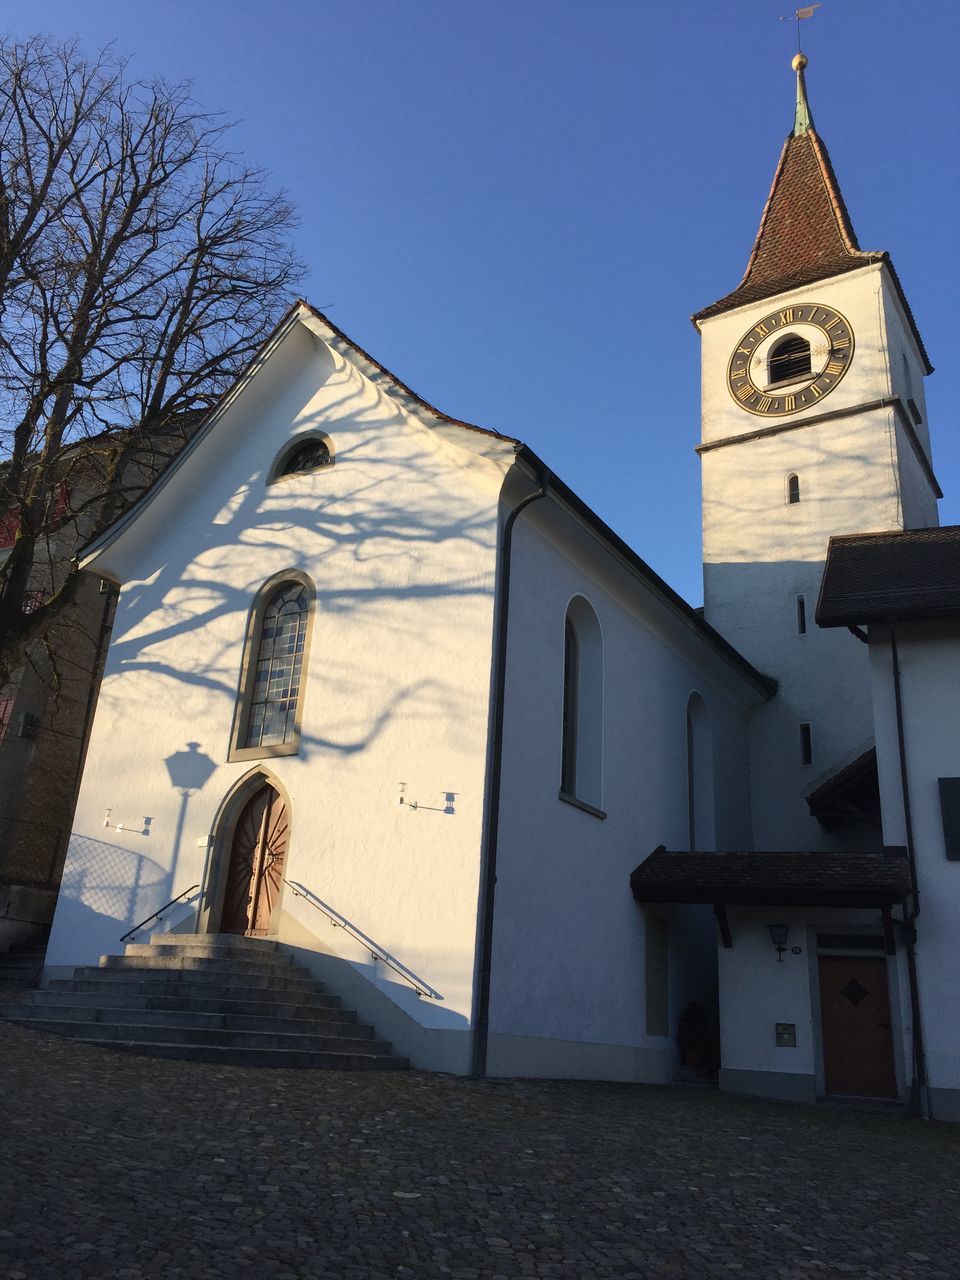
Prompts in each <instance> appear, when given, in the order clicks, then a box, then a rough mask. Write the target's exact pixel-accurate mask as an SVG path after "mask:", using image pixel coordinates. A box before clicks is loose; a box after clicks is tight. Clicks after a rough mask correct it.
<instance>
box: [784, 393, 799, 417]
mask: <svg viewBox="0 0 960 1280" xmlns="http://www.w3.org/2000/svg"><path fill="white" fill-rule="evenodd" d="M783 407H784V409H786V411H787V413H793V412H794V410H795V409H796V407H797V397H796V396H784V397H783Z"/></svg>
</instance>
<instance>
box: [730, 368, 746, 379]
mask: <svg viewBox="0 0 960 1280" xmlns="http://www.w3.org/2000/svg"><path fill="white" fill-rule="evenodd" d="M746 376H747V366H746V365H744V366H743V368H742V369H731V371H730V377H731V378H745V377H746Z"/></svg>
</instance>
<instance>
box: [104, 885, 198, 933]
mask: <svg viewBox="0 0 960 1280" xmlns="http://www.w3.org/2000/svg"><path fill="white" fill-rule="evenodd" d="M199 888H200V886H199V885H198V884H192V885H191V886H190V888H189V889H184V891H183V893H178V894H177V896H176V897H175V898H171V899H170V901H169V902H167V903H165V904H164V905H163V906H162V907H161V908H160V910H159V911H155V912H154V913H153V915H152V916H147V918H146V920H141V921H140V923H139V924H135V925H134V926H133V928H132V929H128V930H127V932H126V933H125V934H124V935H123V937H122V938H121V939H120V941H121V942H126V940H127V939H128V938H132V937H133V935H134V934H135V933H139V932H140V930H141V929H142V928H143V926H144V925H145V924H149V923H150V921H151V920H159V919H161V918H162V916H163V913H164V912H165V911H166V909H167V907H172V906H173V904H174V903H175V902H179V901H180V899H181V898H185V897H186V896H187V894H188V893H193V891H194V889H199Z"/></svg>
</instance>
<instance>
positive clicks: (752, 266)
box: [694, 129, 886, 320]
mask: <svg viewBox="0 0 960 1280" xmlns="http://www.w3.org/2000/svg"><path fill="white" fill-rule="evenodd" d="M885 256H886V255H885V254H883V253H864V252H863V251H862V250H861V248H860V246H859V245H858V244H857V237H856V235H855V234H854V230H853V226H852V224H851V222H850V215H849V214H848V213H847V208H846V205H845V204H844V203H843V196H841V194H840V187H839V186H838V184H837V179H836V175H835V174H834V172H833V165H832V164H831V163H830V157H829V156H828V155H827V149H826V147H825V146H824V145H823V143H822V142H821V141H820V139H819V138H818V137H817V135H816V133H814V131H813V130H812V129H808V130H806V132H804V133H801V134H791V135H790V137H789V138H787V140H786V142H785V143H784V145H783V151H782V152H781V155H780V163H779V164H778V165H777V172H776V174H775V175H774V179H773V186H772V187H771V188H770V195H769V196H768V198H767V203H766V206H765V208H764V210H763V216H762V217H761V219H760V230H759V231H758V232H757V238H756V241H755V243H754V246H753V252H752V253H751V255H750V261H749V262H748V263H747V269H746V271H745V272H744V275H743V279H742V280H741V281H740V284H739V285H738V286H737V288H736V289H734V291H733V293H728V294H727V295H726V296H725V297H723V298H721V299H720V300H719V301H718V302H714V303H713V305H712V306H709V307H705V308H704V309H703V311H699V312H697V314H696V315H695V316H694V319H695V320H700V319H705V318H706V317H707V316H712V315H717V314H718V313H719V312H721V311H729V310H730V309H731V308H733V307H740V306H743V305H744V303H747V302H756V301H758V300H759V299H760V298H767V297H770V296H771V295H772V294H775V293H782V292H783V291H784V290H785V289H793V288H797V287H798V286H800V285H805V284H810V283H812V282H813V281H815V280H824V279H826V278H827V277H828V276H835V275H839V274H841V273H842V272H844V271H854V270H856V268H858V267H863V266H866V265H867V263H870V262H881V261H883V259H884V258H885Z"/></svg>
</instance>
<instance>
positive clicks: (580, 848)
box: [489, 501, 761, 1080]
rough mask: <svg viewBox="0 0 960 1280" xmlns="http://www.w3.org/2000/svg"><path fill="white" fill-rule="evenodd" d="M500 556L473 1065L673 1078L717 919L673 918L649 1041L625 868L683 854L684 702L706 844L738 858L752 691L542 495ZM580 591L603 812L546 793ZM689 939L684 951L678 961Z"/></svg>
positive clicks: (640, 928)
mask: <svg viewBox="0 0 960 1280" xmlns="http://www.w3.org/2000/svg"><path fill="white" fill-rule="evenodd" d="M513 557H514V558H513V569H512V578H511V608H510V633H509V640H508V663H507V707H506V722H505V727H504V757H503V795H502V806H501V818H500V836H499V858H498V867H497V899H496V903H497V905H496V917H495V928H494V953H493V971H492V994H491V1035H490V1064H489V1069H490V1072H491V1074H502V1075H507V1074H515V1073H523V1074H536V1075H547V1076H549V1075H559V1076H564V1075H590V1076H594V1077H601V1078H611V1079H651V1080H667V1079H671V1078H672V1076H673V1071H674V1064H675V1047H674V1036H675V1031H676V1016H677V1013H678V1011H679V1009H680V1008H682V1006H683V1004H684V1003H686V1001H687V1000H688V999H693V998H699V999H709V998H710V994H711V989H713V990H715V981H716V975H715V963H716V962H715V958H714V943H713V939H714V928H715V926H714V923H713V920H712V918H711V917H710V913H709V911H706V912H700V913H697V912H696V911H695V912H692V913H691V912H690V911H679V912H675V913H672V914H671V916H670V919H669V921H668V926H667V927H668V930H669V932H670V933H671V935H672V939H671V960H670V977H669V983H670V991H669V1007H670V1014H671V1016H670V1022H669V1026H668V1028H666V1034H659V1035H652V1034H649V1033H648V1030H647V1025H646V1019H645V1007H644V1004H645V1002H644V983H645V975H644V951H645V948H644V928H645V911H644V909H643V908H641V907H640V906H638V904H637V903H635V902H634V900H633V898H632V896H631V893H630V889H629V883H628V882H629V875H630V872H631V871H632V870H633V869H634V867H635V866H636V865H637V864H638V863H639V862H640V861H642V859H643V858H644V857H646V855H647V854H648V853H650V852H651V851H652V850H653V849H654V848H656V847H657V846H658V845H659V844H665V845H667V846H668V847H670V848H676V849H682V848H685V847H686V846H687V840H688V807H687V706H688V702H689V699H690V696H691V693H693V692H694V691H697V692H699V693H700V695H701V696H702V698H703V700H704V704H705V711H706V715H707V716H708V717H709V719H710V726H711V731H712V734H713V739H714V746H715V751H714V755H715V759H716V761H717V762H718V764H717V768H716V778H715V787H714V793H715V797H716V812H715V828H716V839H717V843H718V845H719V847H731V846H732V847H738V848H743V847H747V845H748V843H749V830H750V826H749V813H748V811H747V806H746V803H745V779H746V741H745V728H744V719H745V708H746V706H747V705H749V704H750V703H752V702H755V701H758V700H759V699H760V697H761V695H760V694H759V693H758V692H757V691H756V690H754V689H753V688H752V687H750V686H747V684H746V681H745V680H744V679H743V677H742V676H740V675H738V674H735V673H734V671H733V670H732V669H731V668H730V667H729V666H727V665H726V664H725V662H724V660H723V659H721V658H720V657H718V656H717V655H716V654H715V653H714V651H712V650H710V649H709V648H708V647H707V645H705V644H704V642H703V640H702V638H701V637H700V636H699V634H695V633H694V631H693V629H692V627H691V625H690V623H689V622H688V621H683V620H681V619H679V618H678V617H677V616H676V615H675V614H672V613H671V611H670V610H669V608H668V607H667V606H665V605H664V604H663V602H662V601H661V600H659V599H658V598H657V597H656V596H655V595H654V593H653V592H652V591H651V590H650V589H649V588H648V587H646V586H645V585H643V584H642V583H640V582H639V581H638V580H637V578H636V577H634V576H633V575H631V574H630V573H629V572H628V571H627V570H626V569H625V568H623V567H621V566H620V565H619V564H618V563H616V562H615V561H614V560H613V558H612V557H611V556H610V555H609V553H607V552H606V551H605V550H604V549H603V548H602V547H601V546H600V545H599V544H598V542H597V541H596V540H595V539H594V538H593V537H592V536H591V535H590V534H589V533H587V532H586V531H584V530H583V529H582V528H581V527H579V526H577V525H576V524H575V522H574V521H573V519H572V518H571V517H570V516H569V515H566V514H564V513H562V512H560V511H559V510H558V508H557V507H556V506H555V504H554V503H553V502H552V501H550V502H540V503H537V504H535V505H534V506H532V507H530V508H529V509H528V511H527V513H525V515H524V516H521V518H520V520H519V522H518V524H517V525H516V527H515V531H514V550H513ZM578 594H580V595H583V596H584V597H585V598H586V599H587V600H589V602H590V604H591V605H592V607H593V609H594V610H595V611H596V614H597V617H598V619H599V622H600V627H601V630H602V636H603V664H604V688H603V725H604V728H603V737H604V742H603V779H602V800H601V806H602V810H603V812H604V813H605V817H602V818H601V817H598V816H597V815H595V814H594V813H592V812H589V811H586V810H584V809H581V808H577V807H575V806H574V805H572V804H569V803H566V802H565V801H564V800H562V799H560V798H559V790H560V780H561V773H560V770H561V723H562V704H563V663H564V618H565V615H566V611H567V607H568V604H569V602H570V600H571V598H572V597H574V596H575V595H578ZM720 762H722V764H721V763H720ZM651 910H652V913H653V914H659V915H663V914H664V911H663V909H651ZM691 915H698V922H697V924H698V926H699V927H698V928H697V927H692V922H691V919H690V917H691ZM687 935H692V936H693V940H694V941H695V943H696V945H693V946H691V947H690V948H688V949H684V951H683V954H681V947H680V945H678V944H679V943H680V941H681V939H683V938H684V937H686V936H687ZM697 935H699V936H697Z"/></svg>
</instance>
